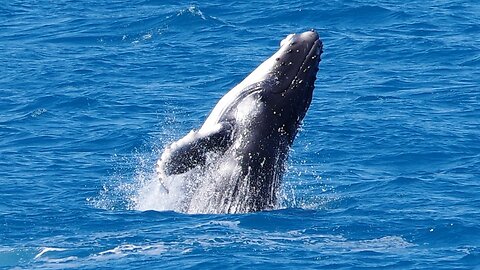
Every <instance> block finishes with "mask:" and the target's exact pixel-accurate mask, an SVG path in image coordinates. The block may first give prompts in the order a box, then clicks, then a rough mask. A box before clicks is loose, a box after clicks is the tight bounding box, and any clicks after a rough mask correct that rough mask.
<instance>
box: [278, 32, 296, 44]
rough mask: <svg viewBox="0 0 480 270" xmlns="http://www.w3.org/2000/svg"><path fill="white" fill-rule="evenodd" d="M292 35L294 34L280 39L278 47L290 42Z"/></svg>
mask: <svg viewBox="0 0 480 270" xmlns="http://www.w3.org/2000/svg"><path fill="white" fill-rule="evenodd" d="M293 36H295V34H290V35H288V36H287V37H286V38H284V39H283V40H282V41H280V47H282V46H283V45H285V44H287V43H288V42H290V40H291V39H292V38H293Z"/></svg>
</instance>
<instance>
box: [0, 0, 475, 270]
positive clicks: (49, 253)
mask: <svg viewBox="0 0 480 270" xmlns="http://www.w3.org/2000/svg"><path fill="white" fill-rule="evenodd" d="M309 29H316V30H317V31H318V33H319V34H320V36H321V39H322V41H323V44H324V53H323V55H322V62H321V63H320V71H319V72H318V79H317V81H316V84H315V85H316V88H315V92H314V98H313V101H312V104H311V106H310V109H309V111H308V113H307V115H306V117H305V119H304V121H303V125H302V128H301V131H300V132H299V134H298V135H297V138H296V140H295V142H294V144H293V146H292V149H291V152H290V157H289V161H288V168H287V173H286V174H285V176H284V179H283V183H282V190H281V194H282V198H281V200H280V202H279V205H278V207H276V208H275V209H273V210H268V211H261V212H254V213H240V214H216V215H213V214H195V213H182V212H180V211H175V209H174V208H171V207H169V204H168V202H166V201H165V200H166V198H164V197H162V196H159V193H158V186H159V182H158V179H157V177H156V176H155V164H156V161H157V159H158V158H159V156H160V155H161V153H162V151H163V149H164V148H165V147H166V146H167V145H169V144H170V143H171V142H173V141H175V140H177V139H179V138H181V137H182V136H184V135H185V134H186V133H188V132H189V131H190V130H192V129H198V128H199V127H200V126H201V124H202V123H203V121H204V120H205V118H206V117H207V116H208V114H209V113H210V111H211V109H212V108H213V106H214V105H215V104H216V102H217V101H218V100H219V99H220V98H221V97H222V96H223V95H224V94H225V93H226V92H227V91H228V90H230V89H231V88H232V87H234V86H235V85H236V84H237V83H239V82H240V81H241V80H242V79H243V78H245V76H247V75H248V74H249V73H250V72H252V71H253V69H254V68H255V67H256V66H258V65H259V64H260V63H261V62H262V61H264V60H265V59H267V58H268V57H270V55H272V54H273V53H274V52H275V51H276V50H277V49H278V47H279V43H280V41H281V40H282V39H283V38H285V36H287V35H288V34H290V33H300V32H303V31H307V30H309ZM0 94H1V98H0V268H2V269H71V268H73V269H480V3H479V2H478V1H473V0H470V1H468V0H459V1H419V0H413V1H409V2H402V1H372V0H354V1H313V0H305V1H297V0H293V1H267V0H265V1H250V2H237V1H233V2H231V3H225V2H223V1H216V0H207V1H169V0H167V1H157V0H132V1H118V0H107V1H100V2H96V1H91V0H80V1H71V0H58V1H49V0H36V1H24V0H14V1H2V3H1V4H0ZM170 199H171V198H170Z"/></svg>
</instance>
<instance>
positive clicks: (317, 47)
mask: <svg viewBox="0 0 480 270" xmlns="http://www.w3.org/2000/svg"><path fill="white" fill-rule="evenodd" d="M322 51H323V44H322V41H321V40H320V39H319V38H317V39H316V40H315V41H314V42H313V44H312V47H311V48H310V49H309V51H308V52H307V53H306V54H305V57H304V58H303V60H302V63H301V64H300V66H299V67H298V69H297V71H296V72H295V73H294V74H295V75H294V76H293V77H292V78H291V80H290V83H289V84H288V86H287V87H286V88H285V89H283V90H282V91H279V92H276V93H277V94H285V93H286V92H287V91H288V90H289V89H292V88H294V85H295V84H296V83H301V82H302V81H303V80H302V79H300V80H299V75H300V73H301V72H302V70H304V69H305V65H307V63H308V60H309V59H311V60H313V61H312V63H314V64H313V65H312V66H310V67H309V69H310V68H318V64H319V63H320V55H321V54H322ZM312 57H316V58H318V59H312ZM315 73H316V72H315ZM313 76H314V77H315V75H313ZM315 78H316V77H315ZM315 78H314V80H315Z"/></svg>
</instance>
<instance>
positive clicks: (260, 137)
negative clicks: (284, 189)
mask: <svg viewBox="0 0 480 270" xmlns="http://www.w3.org/2000/svg"><path fill="white" fill-rule="evenodd" d="M322 48H323V45H322V41H321V40H320V38H319V35H318V33H317V32H316V31H315V30H310V31H307V32H304V33H301V34H290V35H288V36H287V37H286V38H285V39H283V40H282V41H281V43H280V48H279V50H278V51H277V52H276V53H274V54H273V55H272V56H271V57H270V58H268V59H267V60H266V61H265V62H263V63H262V64H260V66H258V67H257V68H256V69H255V70H254V71H253V72H252V73H251V74H249V75H248V76H247V77H246V78H245V79H244V80H243V81H242V82H240V83H239V84H238V85H237V86H235V87H234V88H233V89H231V90H230V91H229V92H228V93H226V94H225V95H224V96H223V97H222V98H221V99H220V101H219V102H218V103H217V104H216V106H215V107H214V108H213V110H212V111H211V113H210V115H209V116H208V117H207V119H206V120H205V122H204V123H203V125H202V126H201V127H200V128H199V129H198V130H192V131H190V132H189V133H188V134H187V135H185V136H184V137H183V138H181V139H179V140H178V141H176V142H173V143H171V144H170V145H168V146H167V147H166V148H165V149H164V151H163V153H162V155H161V157H160V158H159V160H158V162H157V166H156V171H157V173H158V175H159V178H160V181H164V180H162V179H166V178H168V177H172V176H181V177H184V178H186V179H189V180H188V181H187V182H189V183H188V184H185V189H186V190H187V193H188V196H186V197H188V198H186V199H185V200H184V201H183V203H184V207H183V211H185V212H193V213H245V212H253V211H260V210H266V209H272V208H274V207H275V206H276V204H277V201H278V191H279V188H280V185H281V181H282V177H283V174H284V172H285V167H286V161H287V158H288V153H289V150H290V147H291V145H292V143H293V141H294V139H295V136H296V134H297V131H298V129H299V126H300V125H301V122H302V120H303V118H304V116H305V114H306V112H307V110H308V108H309V106H310V103H311V100H312V94H313V89H314V83H315V80H316V74H317V71H318V65H319V62H320V56H321V54H322V51H323V50H322ZM177 178H178V177H177ZM162 183H163V182H162ZM164 187H165V188H166V189H167V190H168V186H165V185H164Z"/></svg>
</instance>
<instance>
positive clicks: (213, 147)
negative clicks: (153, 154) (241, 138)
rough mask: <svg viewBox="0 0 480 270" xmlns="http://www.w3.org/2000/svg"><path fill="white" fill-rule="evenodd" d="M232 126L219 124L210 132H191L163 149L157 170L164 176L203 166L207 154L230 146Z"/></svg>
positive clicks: (226, 123)
mask: <svg viewBox="0 0 480 270" xmlns="http://www.w3.org/2000/svg"><path fill="white" fill-rule="evenodd" d="M231 134H232V125H231V124H230V123H228V122H225V123H221V124H219V126H218V127H217V128H216V129H215V130H213V131H212V132H209V133H206V134H200V133H199V132H196V131H191V132H190V133H188V134H187V135H186V136H185V137H183V138H182V139H180V140H178V141H176V142H174V143H172V144H171V145H170V146H169V147H167V149H165V151H164V153H163V154H162V157H161V158H160V160H159V161H158V167H157V170H159V171H161V172H163V173H164V174H165V175H171V174H181V173H184V172H187V171H188V170H191V169H192V168H194V167H196V166H198V165H203V164H205V161H206V159H207V153H209V152H220V151H225V150H226V148H227V147H228V146H230V144H231V139H230V137H231Z"/></svg>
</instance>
